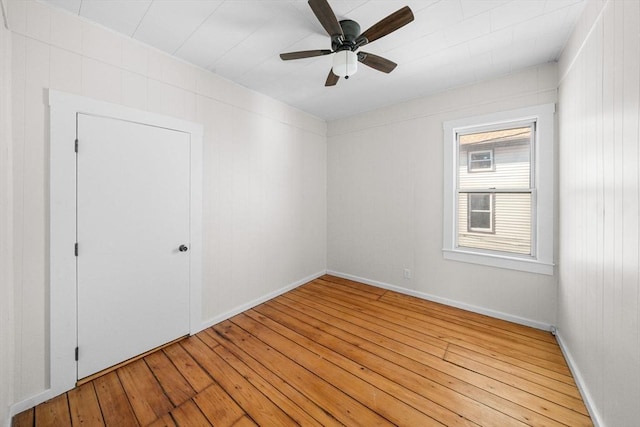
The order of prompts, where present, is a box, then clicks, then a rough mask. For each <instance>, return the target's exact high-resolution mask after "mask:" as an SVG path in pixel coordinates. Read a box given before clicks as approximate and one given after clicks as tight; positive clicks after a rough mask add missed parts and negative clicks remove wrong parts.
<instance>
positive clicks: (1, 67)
mask: <svg viewBox="0 0 640 427" xmlns="http://www.w3.org/2000/svg"><path fill="white" fill-rule="evenodd" d="M4 6H5V2H4V0H0V8H2V10H1V11H0V19H2V12H4V10H5V9H4ZM10 94H11V32H10V31H9V30H7V29H6V28H5V27H4V24H3V23H2V21H0V425H4V422H5V420H6V419H7V417H8V414H9V406H10V405H11V404H12V403H13V353H14V351H13V349H14V346H13V336H14V335H13V283H12V281H13V278H12V270H13V262H12V257H13V252H12V247H11V242H12V236H13V231H12V214H13V210H12V207H11V206H12V197H11V194H12V188H13V186H12V169H11V97H10Z"/></svg>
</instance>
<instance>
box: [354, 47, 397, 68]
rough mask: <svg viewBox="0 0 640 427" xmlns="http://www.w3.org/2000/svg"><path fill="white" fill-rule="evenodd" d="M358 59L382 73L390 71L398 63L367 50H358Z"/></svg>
mask: <svg viewBox="0 0 640 427" xmlns="http://www.w3.org/2000/svg"><path fill="white" fill-rule="evenodd" d="M358 61H360V62H362V63H363V64H364V65H368V66H369V67H371V68H373V69H376V70H378V71H382V72H383V73H390V72H392V71H393V70H394V68H396V67H397V66H398V64H396V63H395V62H393V61H389V60H388V59H386V58H383V57H381V56H378V55H374V54H373V53H367V52H358Z"/></svg>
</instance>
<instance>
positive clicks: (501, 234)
mask: <svg viewBox="0 0 640 427" xmlns="http://www.w3.org/2000/svg"><path fill="white" fill-rule="evenodd" d="M485 201H486V198H485V193H480V194H478V193H462V192H461V193H459V194H458V242H457V246H458V247H462V248H473V249H489V250H493V251H501V252H511V253H515V254H525V255H530V254H531V193H495V194H494V195H493V206H492V209H491V211H492V212H482V211H478V212H476V210H475V209H473V208H474V207H476V206H479V207H485V206H486V204H485ZM469 204H470V206H469ZM468 207H471V208H472V209H468ZM491 215H493V224H491V222H490V221H491ZM490 227H492V228H493V229H492V230H491V232H487V231H483V230H482V228H485V229H488V228H490Z"/></svg>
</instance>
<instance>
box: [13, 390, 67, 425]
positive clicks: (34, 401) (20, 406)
mask: <svg viewBox="0 0 640 427" xmlns="http://www.w3.org/2000/svg"><path fill="white" fill-rule="evenodd" d="M54 397H55V396H54V394H53V391H52V390H51V389H50V388H48V389H46V390H44V391H42V392H40V393H38V394H35V395H33V396H31V397H29V398H27V399H24V400H22V401H20V402H18V403H14V404H13V405H11V408H10V409H9V424H7V426H11V419H12V418H13V417H14V415H17V414H19V413H20V412H23V411H26V410H27V409H30V408H33V407H34V406H36V405H39V404H40V403H42V402H46V401H47V400H49V399H51V398H54Z"/></svg>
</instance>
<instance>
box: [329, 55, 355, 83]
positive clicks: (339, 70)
mask: <svg viewBox="0 0 640 427" xmlns="http://www.w3.org/2000/svg"><path fill="white" fill-rule="evenodd" d="M356 71H358V55H357V54H356V53H355V52H352V51H350V50H340V51H338V52H336V53H335V54H334V55H333V74H335V75H336V76H338V77H345V78H349V76H352V75H354V74H355V73H356Z"/></svg>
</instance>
